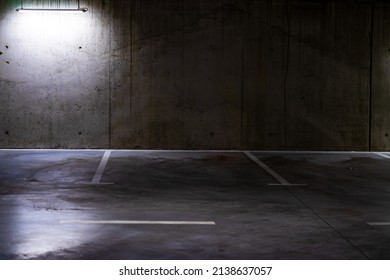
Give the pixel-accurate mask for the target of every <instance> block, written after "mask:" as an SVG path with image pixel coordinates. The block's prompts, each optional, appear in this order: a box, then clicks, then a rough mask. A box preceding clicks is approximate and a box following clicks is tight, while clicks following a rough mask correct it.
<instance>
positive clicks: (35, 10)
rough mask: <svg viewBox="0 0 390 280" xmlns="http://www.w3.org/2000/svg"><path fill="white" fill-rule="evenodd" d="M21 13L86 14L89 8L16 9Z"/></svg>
mask: <svg viewBox="0 0 390 280" xmlns="http://www.w3.org/2000/svg"><path fill="white" fill-rule="evenodd" d="M16 11H17V12H19V13H28V12H80V13H85V12H87V11H88V8H86V7H85V8H78V9H26V8H18V9H16Z"/></svg>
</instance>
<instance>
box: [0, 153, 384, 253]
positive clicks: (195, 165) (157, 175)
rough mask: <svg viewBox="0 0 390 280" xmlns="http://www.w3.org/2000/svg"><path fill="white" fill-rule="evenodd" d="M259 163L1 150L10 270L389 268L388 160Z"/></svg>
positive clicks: (359, 157) (241, 158)
mask: <svg viewBox="0 0 390 280" xmlns="http://www.w3.org/2000/svg"><path fill="white" fill-rule="evenodd" d="M104 154H106V157H105V159H104V157H103V155H104ZM252 155H254V156H255V157H256V159H257V160H260V162H259V161H258V162H256V161H254V160H253V159H251V158H250V157H248V156H247V155H246V154H244V153H241V152H224V151H221V152H211V151H210V152H207V151H204V152H202V151H198V152H190V151H188V152H180V151H175V152H173V151H116V150H115V151H112V153H111V154H108V153H107V152H106V153H105V151H87V150H86V151H72V150H69V151H60V150H57V151H56V150H53V151H43V150H41V151H34V150H0V259H390V223H389V222H390V172H389V170H390V158H386V157H385V156H386V154H384V153H382V155H381V154H376V153H347V152H345V153H319V152H252ZM108 156H109V157H108ZM105 160H107V161H106V163H107V165H106V166H105V165H104V163H105V162H104V161H105ZM259 163H260V164H265V165H266V167H264V166H263V167H264V168H265V169H264V168H263V167H261V166H260V165H259ZM267 167H268V168H270V169H267ZM266 169H267V171H268V172H266ZM272 172H276V173H272ZM270 173H272V174H273V176H271V175H272V174H271V175H270ZM100 175H101V178H100ZM275 176H276V177H275ZM278 176H279V177H278ZM278 180H279V181H280V180H284V182H285V183H286V182H288V183H290V184H291V185H275V184H278ZM92 181H94V182H93V183H92ZM110 183H112V184H110ZM292 184H305V185H292ZM125 221H132V223H136V222H139V221H152V222H153V221H160V222H161V221H167V222H175V221H176V222H177V221H180V222H207V223H206V224H121V223H124V222H125ZM99 222H100V223H101V224H97V223H99ZM212 222H215V224H213V223H212ZM374 222H384V223H385V224H370V223H374Z"/></svg>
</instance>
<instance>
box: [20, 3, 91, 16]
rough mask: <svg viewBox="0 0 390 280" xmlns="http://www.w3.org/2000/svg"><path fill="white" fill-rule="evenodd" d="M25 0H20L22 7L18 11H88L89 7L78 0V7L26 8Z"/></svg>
mask: <svg viewBox="0 0 390 280" xmlns="http://www.w3.org/2000/svg"><path fill="white" fill-rule="evenodd" d="M23 3H24V2H23V0H20V8H17V9H16V11H17V12H22V13H24V12H80V13H85V12H88V8H87V7H80V0H77V9H76V8H25V7H24V5H23Z"/></svg>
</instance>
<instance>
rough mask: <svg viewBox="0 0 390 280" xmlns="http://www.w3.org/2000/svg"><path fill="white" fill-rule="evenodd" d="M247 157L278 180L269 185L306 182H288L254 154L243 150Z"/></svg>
mask: <svg viewBox="0 0 390 280" xmlns="http://www.w3.org/2000/svg"><path fill="white" fill-rule="evenodd" d="M243 153H244V154H245V155H246V156H247V157H249V158H250V159H251V160H253V161H254V162H255V163H256V164H257V165H258V166H260V167H261V168H263V170H264V171H265V172H267V173H268V174H269V175H271V176H272V177H273V178H274V179H275V180H276V181H278V182H279V184H268V185H270V186H306V184H290V183H289V182H288V181H287V180H286V179H284V178H283V177H282V176H280V175H279V174H278V173H276V172H275V171H273V170H272V169H271V168H269V167H268V166H267V165H266V164H265V163H264V162H262V161H260V160H259V159H257V158H256V157H255V156H254V155H252V154H251V153H250V152H247V151H246V152H243Z"/></svg>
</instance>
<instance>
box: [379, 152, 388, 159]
mask: <svg viewBox="0 0 390 280" xmlns="http://www.w3.org/2000/svg"><path fill="white" fill-rule="evenodd" d="M375 154H376V155H378V156H381V157H384V158H388V159H390V156H388V155H385V154H382V153H375Z"/></svg>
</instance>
